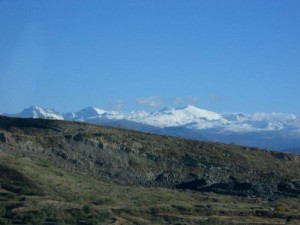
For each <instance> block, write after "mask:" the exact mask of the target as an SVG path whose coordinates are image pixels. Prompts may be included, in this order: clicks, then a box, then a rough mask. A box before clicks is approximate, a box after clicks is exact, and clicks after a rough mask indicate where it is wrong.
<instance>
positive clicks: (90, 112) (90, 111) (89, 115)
mask: <svg viewBox="0 0 300 225" xmlns="http://www.w3.org/2000/svg"><path fill="white" fill-rule="evenodd" d="M106 112H107V111H105V110H102V109H98V108H95V107H86V108H84V109H82V110H80V111H79V112H77V113H74V114H73V116H74V117H73V119H75V120H79V121H85V120H87V119H95V118H99V117H101V115H102V114H104V113H106Z"/></svg>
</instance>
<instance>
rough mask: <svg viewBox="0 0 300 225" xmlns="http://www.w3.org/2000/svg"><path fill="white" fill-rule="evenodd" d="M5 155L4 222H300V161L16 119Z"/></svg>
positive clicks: (0, 136)
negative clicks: (38, 219)
mask: <svg viewBox="0 0 300 225" xmlns="http://www.w3.org/2000/svg"><path fill="white" fill-rule="evenodd" d="M0 153H1V161H0V171H1V174H0V183H1V190H2V192H1V193H2V194H1V193H0V196H4V197H3V202H5V203H4V204H2V205H3V206H2V208H3V211H5V212H4V213H2V214H3V215H2V216H3V221H4V222H3V223H6V222H7V223H8V221H11V218H13V219H14V220H15V221H17V220H20V221H22V223H23V222H24V223H25V222H26V218H27V217H30V216H29V215H33V216H32V218H35V217H37V216H35V213H36V214H38V215H39V213H42V214H43V215H41V216H40V217H41V218H42V219H41V221H42V222H41V224H45V223H46V224H47V221H48V224H50V223H52V224H58V223H60V222H61V223H62V222H64V223H65V224H101V223H104V224H105V223H114V224H153V223H152V222H153V221H155V222H154V223H155V224H227V223H228V224H263V223H264V221H269V223H268V224H286V223H287V222H289V223H290V224H293V223H294V222H295V221H297V220H298V219H299V218H300V215H299V208H300V207H299V205H300V202H299V196H300V175H299V174H300V156H298V155H293V154H285V153H280V152H271V151H265V150H260V149H256V148H248V147H242V146H237V145H225V144H218V143H209V142H200V141H195V140H188V139H181V138H174V137H167V136H158V135H153V134H145V133H140V132H136V131H130V130H126V129H119V128H111V127H103V126H96V125H89V124H83V123H78V122H66V121H55V120H40V119H18V118H7V117H0ZM7 196H13V197H12V198H10V197H7ZM22 199H23V200H24V201H22ZM37 199H38V200H37ZM36 201H38V202H39V204H40V205H39V204H37V202H36ZM298 204H299V205H298ZM49 205H50V206H51V207H52V211H51V212H47V210H46V209H47V208H48V206H49ZM84 207H85V208H84ZM65 215H69V216H70V220H69V221H67V220H63V219H62V218H63V217H64V216H65ZM78 215H79V216H78ZM99 215H100V216H99ZM101 215H102V216H101ZM0 216H1V215H0ZM76 216H77V217H76ZM212 216H214V217H212ZM71 217H72V218H71ZM100 217H101V218H100ZM239 217H243V218H246V219H245V220H243V221H242V222H241V220H240V219H239ZM30 218H31V217H30ZM30 218H29V219H28V218H27V220H28V221H31V220H30ZM47 219H48V220H47ZM72 219H73V220H72ZM32 220H33V219H32ZM51 221H52V222H51ZM80 221H81V222H80ZM91 221H95V222H94V223H92V222H91ZM151 221H152V222H151ZM222 221H223V222H222ZM255 221H256V222H255ZM272 221H273V222H272ZM27 223H28V224H29V222H27ZM0 224H1V222H0ZM295 224H297V223H295Z"/></svg>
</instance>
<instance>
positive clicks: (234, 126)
mask: <svg viewBox="0 0 300 225" xmlns="http://www.w3.org/2000/svg"><path fill="white" fill-rule="evenodd" d="M3 115H4V116H13V117H23V118H43V119H57V120H62V119H64V120H75V121H82V122H88V123H95V124H105V125H112V126H119V125H120V126H122V127H124V128H125V127H128V128H131V129H136V130H139V131H145V132H152V133H157V134H164V135H173V136H180V137H186V138H195V139H201V140H210V141H220V142H224V143H232V142H234V143H237V144H241V145H250V146H260V147H263V148H271V149H281V150H284V149H292V148H299V146H300V117H299V116H296V115H294V114H284V113H254V114H244V113H223V114H218V113H215V112H211V111H208V110H204V109H200V108H197V107H195V106H191V105H188V106H186V107H182V108H164V109H162V110H160V111H157V112H152V113H148V112H144V111H139V112H135V111H133V112H130V113H122V112H116V111H105V110H102V109H98V108H95V107H87V108H84V109H82V110H80V111H79V112H74V113H63V114H62V113H59V112H56V111H55V110H53V109H46V108H42V107H37V106H33V107H30V108H27V109H24V110H23V111H22V112H21V113H18V114H3Z"/></svg>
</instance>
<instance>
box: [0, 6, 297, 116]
mask: <svg viewBox="0 0 300 225" xmlns="http://www.w3.org/2000/svg"><path fill="white" fill-rule="evenodd" d="M186 104H193V105H195V106H198V107H200V108H205V109H209V110H213V111H216V112H246V113H252V112H259V111H264V112H273V111H274V112H288V113H295V114H298V115H300V1H299V0H218V1H214V0H209V1H204V0H186V1H184V0H169V1H165V0H157V1H154V0H141V1H140V0H122V1H121V0H120V1H118V0H116V1H111V0H105V1H104V0H103V1H101V0H95V1H93V0H88V1H84V0H35V1H33V0H26V1H22V0H0V112H2V113H3V112H9V113H12V112H19V111H21V110H22V109H23V108H25V107H29V106H31V105H39V106H43V107H50V108H55V109H56V110H58V111H62V112H68V111H77V110H79V109H81V108H83V107H86V106H95V107H98V108H103V109H117V110H121V111H131V110H141V109H145V110H150V111H152V110H157V109H159V108H161V107H164V106H171V107H174V106H184V105H186Z"/></svg>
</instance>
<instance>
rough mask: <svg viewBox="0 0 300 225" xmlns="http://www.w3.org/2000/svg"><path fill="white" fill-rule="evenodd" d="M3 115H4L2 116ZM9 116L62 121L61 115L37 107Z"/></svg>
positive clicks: (51, 110)
mask: <svg viewBox="0 0 300 225" xmlns="http://www.w3.org/2000/svg"><path fill="white" fill-rule="evenodd" d="M4 115H5V114H4ZM9 116H15V117H21V118H28V117H30V118H42V119H55V120H63V119H64V118H63V116H62V115H61V113H59V112H56V111H55V110H53V109H46V108H42V107H38V106H31V107H29V108H26V109H24V110H23V111H22V112H21V113H18V114H13V115H9Z"/></svg>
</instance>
